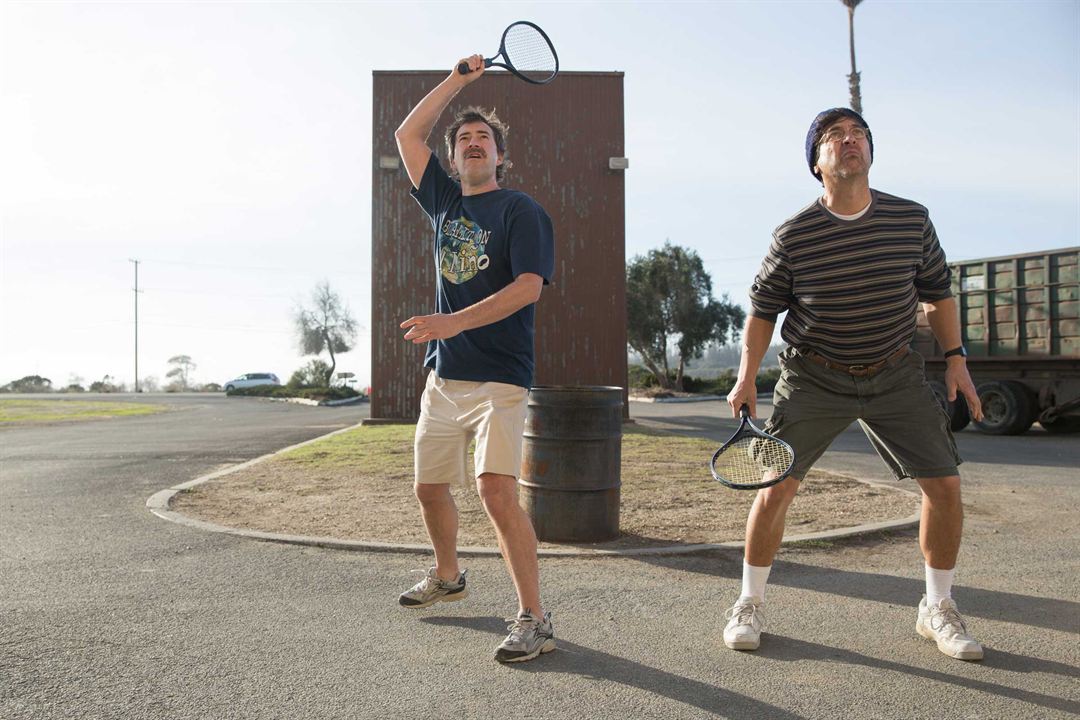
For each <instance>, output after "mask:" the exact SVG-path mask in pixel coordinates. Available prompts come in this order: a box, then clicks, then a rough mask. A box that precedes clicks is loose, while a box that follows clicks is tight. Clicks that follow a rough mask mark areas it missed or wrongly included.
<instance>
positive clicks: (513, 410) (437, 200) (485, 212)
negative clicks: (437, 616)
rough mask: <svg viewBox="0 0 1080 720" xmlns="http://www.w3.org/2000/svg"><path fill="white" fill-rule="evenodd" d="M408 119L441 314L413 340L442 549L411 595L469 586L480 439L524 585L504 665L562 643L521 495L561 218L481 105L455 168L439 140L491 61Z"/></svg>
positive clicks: (404, 132)
mask: <svg viewBox="0 0 1080 720" xmlns="http://www.w3.org/2000/svg"><path fill="white" fill-rule="evenodd" d="M461 63H464V64H465V65H466V66H467V67H468V69H469V72H467V73H461V72H459V71H458V70H457V69H456V68H457V64H455V69H454V70H452V71H451V72H450V75H449V76H448V77H447V78H446V79H445V80H443V81H442V82H441V83H440V84H439V85H438V86H437V87H436V88H435V89H434V90H432V91H431V92H430V93H428V94H427V96H425V97H424V99H423V100H421V101H420V103H419V104H418V105H417V106H416V107H415V108H413V110H412V112H411V113H409V116H408V117H407V118H405V121H404V122H403V123H402V124H401V127H399V128H398V129H397V132H396V133H395V134H394V136H395V137H396V138H397V144H398V151H399V152H400V153H401V157H402V160H404V162H405V169H406V170H407V171H408V173H409V179H410V180H411V181H412V184H413V190H412V196H413V197H414V198H416V201H417V202H418V203H419V204H420V207H421V208H423V210H424V212H425V213H426V214H427V216H428V217H429V218H430V219H431V223H432V228H433V230H434V245H433V247H432V261H433V262H434V263H435V268H436V270H437V272H438V280H437V283H436V289H435V312H434V313H433V314H431V315H417V316H414V317H411V318H409V319H408V320H406V321H405V322H403V323H401V327H402V328H403V329H405V330H406V331H407V332H406V333H405V339H406V340H409V341H411V342H413V343H427V356H426V358H425V360H424V365H425V366H426V367H429V368H431V372H430V373H428V378H427V385H426V387H425V388H424V394H423V397H422V399H421V402H420V420H419V422H418V423H417V425H416V441H415V476H416V482H415V485H414V488H415V492H416V497H417V499H418V500H419V501H420V509H421V512H422V514H423V517H424V524H425V526H426V527H427V531H428V536H429V537H430V538H431V544H432V546H433V548H434V550H435V567H433V568H431V569H430V570H428V573H427V576H426V577H425V578H424V579H423V580H421V581H420V582H419V583H417V584H416V585H415V586H414V587H412V588H410V589H409V590H408V591H406V592H404V593H402V595H401V597H400V599H399V602H400V603H401V605H403V606H405V607H409V608H424V607H428V606H430V605H432V604H434V603H436V602H446V601H455V600H461V599H464V598H465V597H466V595H468V591H467V590H466V589H465V572H464V571H462V570H461V569H460V568H459V567H458V558H457V528H458V517H457V507H456V506H455V504H454V500H453V497H452V496H451V494H450V483H452V482H464V481H465V479H466V478H465V460H466V453H467V448H468V446H469V443H470V441H471V440H474V439H475V441H476V450H475V454H474V459H475V464H476V487H477V490H478V492H479V494H480V499H481V500H482V501H483V504H484V509H485V510H486V511H487V513H488V516H489V517H490V518H491V521H492V524H493V525H494V526H495V532H496V534H497V535H498V538H499V547H500V548H501V549H502V554H503V557H504V558H505V560H506V564H507V567H508V568H509V570H510V575H511V577H512V578H513V581H514V586H515V588H516V590H517V595H518V605H519V607H518V613H517V616H516V619H515V621H514V623H513V624H512V625H511V626H510V634H509V635H508V636H507V638H506V639H505V640H504V641H503V642H502V644H500V645H499V647H498V648H497V649H496V651H495V659H496V660H499V661H500V662H521V661H523V660H531V659H532V658H534V657H536V656H537V655H539V654H540V653H544V652H549V651H551V650H554V649H555V635H554V632H553V629H552V625H551V613H545V612H544V611H543V608H542V607H541V605H540V573H539V567H538V563H537V559H536V534H535V532H534V531H533V527H532V523H531V522H530V520H529V517H528V515H526V514H525V512H524V511H523V510H522V509H521V506H520V505H518V500H517V476H518V473H519V472H520V468H521V442H522V433H523V431H524V426H525V408H526V402H527V399H528V389H529V387H531V386H532V382H533V369H534V365H535V363H534V353H533V335H534V329H533V328H534V317H535V308H534V305H535V303H536V301H537V300H539V299H540V291H541V289H542V288H543V286H544V285H546V284H547V283H548V282H549V281H550V279H551V275H552V272H553V271H554V266H555V250H554V237H553V232H552V227H551V219H550V218H549V217H548V215H547V213H546V212H544V209H543V208H542V207H540V206H539V205H538V204H537V203H536V201H535V200H533V199H532V198H531V197H529V196H528V195H526V194H525V193H522V192H518V191H515V190H505V189H503V188H501V187H499V183H500V182H502V181H503V178H504V175H505V172H506V170H507V169H508V168H509V167H510V162H509V160H507V159H506V127H505V126H504V125H503V124H502V122H500V121H499V119H498V118H497V117H496V116H495V113H494V112H489V111H486V110H483V109H481V108H476V107H470V108H466V109H465V110H463V111H461V112H460V113H458V115H457V116H456V117H455V119H454V122H453V123H452V124H451V125H450V127H449V128H447V130H446V151H447V156H448V161H449V167H450V172H449V173H447V172H446V171H445V170H444V169H443V168H442V166H441V165H440V164H439V160H438V158H437V157H436V156H435V154H434V153H433V152H432V151H431V148H429V147H428V144H427V140H428V136H429V135H430V134H431V130H432V128H434V126H435V122H436V121H437V120H438V118H439V116H440V115H441V114H442V112H443V110H445V109H446V107H447V105H449V104H450V101H451V100H452V99H453V98H454V96H456V95H457V94H458V92H460V91H461V89H462V88H464V87H465V86H466V85H468V84H469V83H471V82H475V81H476V80H477V79H478V78H479V77H480V76H481V75H483V74H484V60H483V58H482V57H481V56H480V55H473V56H472V57H470V58H467V59H464V60H462V61H461Z"/></svg>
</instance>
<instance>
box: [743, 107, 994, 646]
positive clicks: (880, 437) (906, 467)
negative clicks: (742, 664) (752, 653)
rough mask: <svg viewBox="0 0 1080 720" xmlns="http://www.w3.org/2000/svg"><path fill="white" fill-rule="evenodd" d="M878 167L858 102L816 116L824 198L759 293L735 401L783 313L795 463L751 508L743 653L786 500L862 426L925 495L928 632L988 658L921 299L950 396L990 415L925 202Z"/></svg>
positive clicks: (781, 246) (781, 409) (750, 383)
mask: <svg viewBox="0 0 1080 720" xmlns="http://www.w3.org/2000/svg"><path fill="white" fill-rule="evenodd" d="M873 157H874V144H873V137H872V136H871V134H870V128H869V126H868V125H867V124H866V121H865V120H863V118H862V116H860V115H859V114H858V113H856V112H854V111H852V110H848V109H847V108H833V109H831V110H826V111H824V112H822V113H820V114H818V116H817V117H816V118H815V119H814V122H813V123H812V124H811V126H810V131H809V132H808V133H807V137H806V159H807V163H808V164H809V166H810V172H811V173H812V174H813V175H814V177H815V178H817V179H818V180H819V181H820V182H821V183H822V184H823V185H824V188H825V192H824V194H823V195H822V197H821V198H820V199H819V200H816V201H815V202H813V203H812V204H811V205H809V206H807V207H806V208H804V209H803V210H801V211H799V212H798V213H797V214H796V215H795V216H793V217H792V218H790V219H789V220H787V221H786V222H784V223H783V224H782V225H780V227H778V228H777V229H776V231H775V232H774V234H773V241H772V244H771V246H770V247H769V253H768V255H767V256H766V257H765V260H764V261H763V262H762V265H761V270H760V271H759V272H758V275H757V277H756V278H755V279H754V284H753V286H752V288H751V290H750V301H751V306H752V310H751V312H750V315H749V317H748V318H747V323H746V329H745V331H744V333H743V338H744V340H743V348H742V360H741V363H740V366H739V376H738V381H737V383H736V385H735V387H734V388H733V389H732V391H731V393H730V394H729V395H728V398H727V399H728V403H729V404H730V405H731V408H732V412H733V414H734V415H735V416H736V417H737V416H738V414H739V409H740V407H741V406H742V405H744V404H746V405H748V406H749V407H750V413H751V415H754V414H755V411H756V405H757V403H756V400H757V389H756V387H755V385H754V381H755V378H756V377H757V371H758V367H759V365H760V364H761V359H762V357H763V356H764V355H765V351H766V350H767V349H768V347H769V343H770V342H771V339H772V335H773V328H774V327H775V324H776V319H777V316H778V315H779V314H780V313H782V312H785V311H786V312H787V316H786V318H785V319H784V324H783V327H782V328H781V331H780V334H781V337H783V339H784V340H785V341H786V342H787V343H788V347H787V348H786V349H785V350H784V351H783V353H781V355H780V363H781V376H780V380H779V382H778V383H777V385H776V391H775V395H774V402H773V404H774V412H773V414H772V416H771V417H770V418H769V421H768V423H766V426H765V430H766V432H768V433H771V434H773V435H775V436H777V437H779V438H781V439H783V440H785V441H787V442H788V443H789V444H790V445H791V446H792V447H793V448H794V450H795V457H796V460H795V468H794V470H793V471H792V473H791V475H790V476H789V477H788V478H787V479H785V480H784V481H782V482H780V483H779V484H777V485H774V486H772V487H770V488H767V489H765V490H761V491H759V492H758V495H757V498H756V499H755V501H754V505H753V507H752V509H751V510H750V516H749V518H748V519H747V523H746V553H745V556H744V560H743V584H742V592H741V594H740V597H739V599H738V600H737V601H736V603H735V605H734V606H733V607H732V608H731V609H730V610H729V611H728V617H729V620H730V621H729V622H728V624H727V627H726V628H725V629H724V642H725V644H726V645H727V646H728V647H730V648H732V649H735V650H754V649H756V648H757V647H758V644H759V642H760V635H761V628H762V611H761V608H762V605H763V601H764V598H765V585H766V582H767V580H768V576H769V571H770V570H771V568H772V562H773V558H774V556H775V555H776V552H777V550H778V549H779V547H780V541H781V539H782V538H783V534H784V518H785V516H786V514H787V509H788V506H789V505H790V504H791V501H792V499H793V498H794V497H795V493H796V492H797V491H798V488H799V483H800V481H801V480H802V478H803V477H804V476H805V475H806V473H807V472H808V471H809V470H810V467H811V466H812V465H813V464H814V462H816V461H817V459H818V458H820V457H821V455H822V454H823V453H824V452H825V450H826V449H827V448H828V446H829V444H830V443H831V442H832V441H833V439H834V438H836V436H837V435H838V434H840V433H841V432H843V430H844V429H845V428H847V427H848V426H849V425H850V424H851V423H852V422H854V421H855V420H858V421H859V423H860V425H861V426H862V428H863V430H864V431H865V433H866V435H867V437H869V439H870V442H871V443H872V444H873V446H874V448H875V449H876V450H877V451H878V454H879V455H880V456H881V457H882V459H883V460H884V461H885V463H886V464H887V465H888V466H889V468H890V470H892V472H893V474H894V475H895V476H896V477H897V478H898V479H899V478H904V477H911V478H914V479H915V481H916V482H917V483H918V484H919V487H920V488H921V489H922V519H921V522H920V526H919V528H920V529H919V544H920V546H921V548H922V552H923V556H924V559H925V571H926V596H925V597H924V598H923V599H922V601H921V602H920V603H919V611H918V615H917V619H916V628H915V629H916V631H917V632H918V633H919V634H920V635H923V636H924V637H926V638H928V639H930V640H933V641H934V642H936V643H937V646H938V649H940V650H941V651H942V652H943V653H945V654H946V655H949V656H951V657H955V658H959V659H961V660H979V659H981V658H982V656H983V651H982V646H981V645H980V644H979V643H978V641H976V640H975V638H973V637H972V636H971V634H970V633H969V632H968V630H967V627H966V625H965V623H964V620H963V618H962V617H961V616H960V613H959V611H958V610H957V607H956V603H955V602H954V601H953V600H952V593H951V590H952V581H953V575H954V573H955V568H956V558H957V555H958V553H959V549H960V535H961V528H962V525H963V507H962V505H961V500H960V476H959V474H958V472H957V465H959V463H960V462H961V460H960V457H959V456H958V455H957V452H956V444H955V442H954V440H953V436H952V432H951V431H950V429H949V419H948V417H947V415H946V414H945V412H944V411H943V410H942V408H941V406H940V405H939V403H938V401H937V399H936V397H935V396H934V393H933V391H932V390H931V389H930V386H929V385H928V384H927V382H926V378H925V376H924V374H923V361H922V358H921V357H920V356H919V355H918V354H917V353H915V352H914V351H912V350H910V347H909V346H910V343H911V340H912V337H913V335H914V332H915V322H916V312H917V309H918V305H919V303H922V306H923V308H924V310H925V312H926V317H927V319H928V320H929V322H930V326H931V328H932V329H933V331H934V335H935V336H936V338H937V340H938V342H939V343H940V344H941V346H942V347H943V348H946V353H945V355H946V358H947V360H946V370H945V385H946V387H947V389H948V395H949V400H955V399H956V395H957V393H958V392H959V393H960V394H962V395H963V396H964V398H965V399H966V400H967V403H968V408H969V409H970V411H971V416H972V417H973V418H974V419H976V420H978V419H981V417H982V408H981V406H980V403H979V397H978V395H977V394H976V392H975V387H974V385H973V384H972V382H971V377H970V375H969V374H968V371H967V365H966V360H965V353H964V349H963V346H962V345H961V342H960V323H959V316H958V313H957V306H956V301H955V299H954V298H953V297H952V293H951V290H950V281H951V276H950V271H949V267H948V265H947V264H946V262H945V254H944V253H943V252H942V250H941V246H940V245H939V244H938V239H937V234H936V233H935V231H934V226H933V224H931V222H930V218H929V215H928V213H927V210H926V208H925V207H923V206H922V205H919V204H917V203H914V202H911V201H910V200H904V199H902V198H898V197H895V196H893V195H888V194H886V193H883V192H879V191H877V190H872V189H871V188H870V184H869V171H870V165H871V163H872V161H873Z"/></svg>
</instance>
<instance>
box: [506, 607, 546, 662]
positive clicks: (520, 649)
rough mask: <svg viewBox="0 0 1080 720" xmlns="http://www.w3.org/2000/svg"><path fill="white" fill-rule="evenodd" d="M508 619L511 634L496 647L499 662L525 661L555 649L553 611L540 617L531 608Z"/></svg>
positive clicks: (508, 628)
mask: <svg viewBox="0 0 1080 720" xmlns="http://www.w3.org/2000/svg"><path fill="white" fill-rule="evenodd" d="M506 621H507V622H508V623H510V624H509V625H508V626H507V628H506V629H507V630H509V631H510V634H509V635H507V636H506V639H505V640H503V641H502V644H501V645H499V647H497V648H495V659H496V660H498V661H499V662H504V663H512V662H524V661H526V660H532V659H533V658H534V657H536V656H537V655H539V654H540V653H547V652H551V651H552V650H554V649H555V628H554V627H553V626H552V624H551V613H549V612H546V613H544V617H543V618H538V617H536V616H535V615H533V614H532V611H531V610H525V611H524V612H522V613H519V614H518V616H517V617H516V618H507V619H506Z"/></svg>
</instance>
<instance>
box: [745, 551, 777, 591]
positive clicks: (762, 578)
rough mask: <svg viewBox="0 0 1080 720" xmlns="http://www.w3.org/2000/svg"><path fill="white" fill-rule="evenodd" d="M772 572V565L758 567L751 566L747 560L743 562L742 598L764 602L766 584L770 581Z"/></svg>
mask: <svg viewBox="0 0 1080 720" xmlns="http://www.w3.org/2000/svg"><path fill="white" fill-rule="evenodd" d="M770 570H772V565H766V566H765V567H757V566H755V565H749V564H747V562H746V560H743V564H742V597H756V598H758V599H759V600H762V601H764V600H765V583H767V582H768V581H769V571H770Z"/></svg>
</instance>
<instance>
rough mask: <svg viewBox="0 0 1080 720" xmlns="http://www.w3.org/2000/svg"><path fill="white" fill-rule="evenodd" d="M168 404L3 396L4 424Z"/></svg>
mask: <svg viewBox="0 0 1080 720" xmlns="http://www.w3.org/2000/svg"><path fill="white" fill-rule="evenodd" d="M166 409H167V408H166V407H165V406H164V405H151V404H147V403H130V402H102V401H92V400H0V427H4V426H13V425H38V424H43V423H54V422H77V421H79V420H97V419H101V418H113V417H130V416H134V415H153V414H155V413H159V412H164V411H165V410H166Z"/></svg>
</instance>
